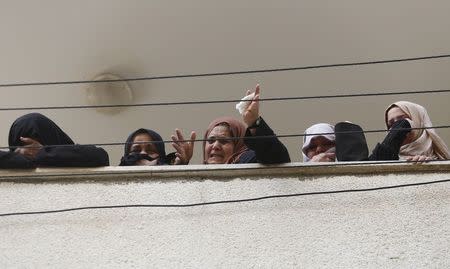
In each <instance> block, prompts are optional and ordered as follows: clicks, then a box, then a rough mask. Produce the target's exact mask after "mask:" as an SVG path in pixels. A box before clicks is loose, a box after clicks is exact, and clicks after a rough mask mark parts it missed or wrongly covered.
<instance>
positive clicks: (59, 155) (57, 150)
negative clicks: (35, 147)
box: [9, 113, 109, 167]
mask: <svg viewBox="0 0 450 269" xmlns="http://www.w3.org/2000/svg"><path fill="white" fill-rule="evenodd" d="M20 137H29V138H32V139H34V140H37V141H38V142H39V143H41V144H42V145H43V146H50V147H44V148H42V149H41V150H39V152H38V153H37V155H36V157H35V159H34V160H30V161H32V162H33V163H34V165H36V166H50V167H51V166H54V167H96V166H107V165H109V157H108V153H106V151H105V150H104V149H102V148H98V147H95V146H84V145H74V142H73V141H72V139H71V138H70V137H69V136H68V135H67V134H66V133H65V132H64V131H63V130H61V129H60V128H59V127H58V125H56V124H55V123H54V122H53V121H52V120H50V119H49V118H47V117H46V116H44V115H42V114H39V113H30V114H26V115H24V116H22V117H20V118H18V119H17V120H16V121H14V123H13V124H12V126H11V128H10V130H9V147H10V151H14V150H15V149H16V148H15V147H17V146H24V145H23V143H22V141H20ZM53 145H55V146H53ZM56 145H57V146H56ZM24 158H25V157H24Z"/></svg>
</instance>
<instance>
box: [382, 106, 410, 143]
mask: <svg viewBox="0 0 450 269" xmlns="http://www.w3.org/2000/svg"><path fill="white" fill-rule="evenodd" d="M403 119H410V117H409V116H408V115H406V113H405V112H404V111H403V110H401V109H400V108H399V107H396V106H394V107H392V108H391V109H389V111H388V113H387V126H388V129H391V127H392V125H393V124H394V123H395V122H396V121H399V120H403ZM413 141H414V132H409V133H408V135H407V136H406V138H405V140H403V143H402V145H406V144H409V143H411V142H413Z"/></svg>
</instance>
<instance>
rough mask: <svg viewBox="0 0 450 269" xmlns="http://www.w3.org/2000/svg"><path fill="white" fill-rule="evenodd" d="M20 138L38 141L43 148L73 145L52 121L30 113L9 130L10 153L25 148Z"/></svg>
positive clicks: (17, 120) (20, 118)
mask: <svg viewBox="0 0 450 269" xmlns="http://www.w3.org/2000/svg"><path fill="white" fill-rule="evenodd" d="M20 137H29V138H32V139H34V140H37V141H38V142H39V143H41V144H42V145H43V146H51V145H73V144H74V142H73V141H72V139H71V138H70V137H69V136H68V135H67V134H66V133H65V132H64V131H63V130H61V128H59V127H58V125H56V123H54V122H53V121H52V120H50V119H49V118H47V117H46V116H44V115H42V114H39V113H30V114H26V115H23V116H22V117H19V118H18V119H16V120H15V121H14V123H13V124H12V125H11V128H10V130H9V138H8V143H9V146H10V149H9V150H10V151H14V150H15V148H14V147H18V146H23V143H22V141H21V140H20Z"/></svg>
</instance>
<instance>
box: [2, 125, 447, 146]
mask: <svg viewBox="0 0 450 269" xmlns="http://www.w3.org/2000/svg"><path fill="white" fill-rule="evenodd" d="M447 128H450V125H440V126H433V127H417V128H407V129H408V130H427V129H447ZM398 130H402V129H401V128H399V129H398ZM385 132H388V130H386V129H377V130H367V131H364V130H363V131H342V132H332V133H330V132H327V133H311V134H304V133H302V134H286V135H264V136H249V137H245V139H250V140H253V139H267V138H292V137H304V136H316V135H322V136H323V135H334V134H353V133H385ZM227 139H228V140H239V139H243V137H230V138H227ZM205 141H209V139H194V140H190V139H185V140H180V141H179V142H205ZM148 143H149V142H145V141H144V142H110V143H93V144H76V145H78V146H100V147H104V146H123V145H130V144H148ZM152 143H154V144H157V143H164V144H168V143H174V141H173V140H163V141H152ZM73 146H75V145H71V144H70V145H42V146H27V147H28V148H51V147H73ZM22 147H24V146H1V147H0V149H16V148H22Z"/></svg>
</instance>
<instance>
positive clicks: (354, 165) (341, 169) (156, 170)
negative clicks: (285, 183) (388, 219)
mask: <svg viewBox="0 0 450 269" xmlns="http://www.w3.org/2000/svg"><path fill="white" fill-rule="evenodd" d="M449 171H450V161H438V162H430V163H422V164H414V163H398V162H394V161H393V162H339V163H287V164H279V165H262V164H227V165H178V166H107V167H99V168H37V169H33V170H0V181H16V182H22V181H33V182H36V181H60V180H61V181H71V180H84V179H85V180H94V181H96V180H98V181H105V180H106V181H108V180H113V181H117V180H124V181H126V180H133V179H136V178H139V179H140V180H152V179H175V178H183V179H204V178H209V179H230V178H236V177H268V176H271V177H276V176H282V177H302V176H332V175H367V174H372V175H382V174H392V173H397V174H398V173H400V174H405V173H436V172H449Z"/></svg>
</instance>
